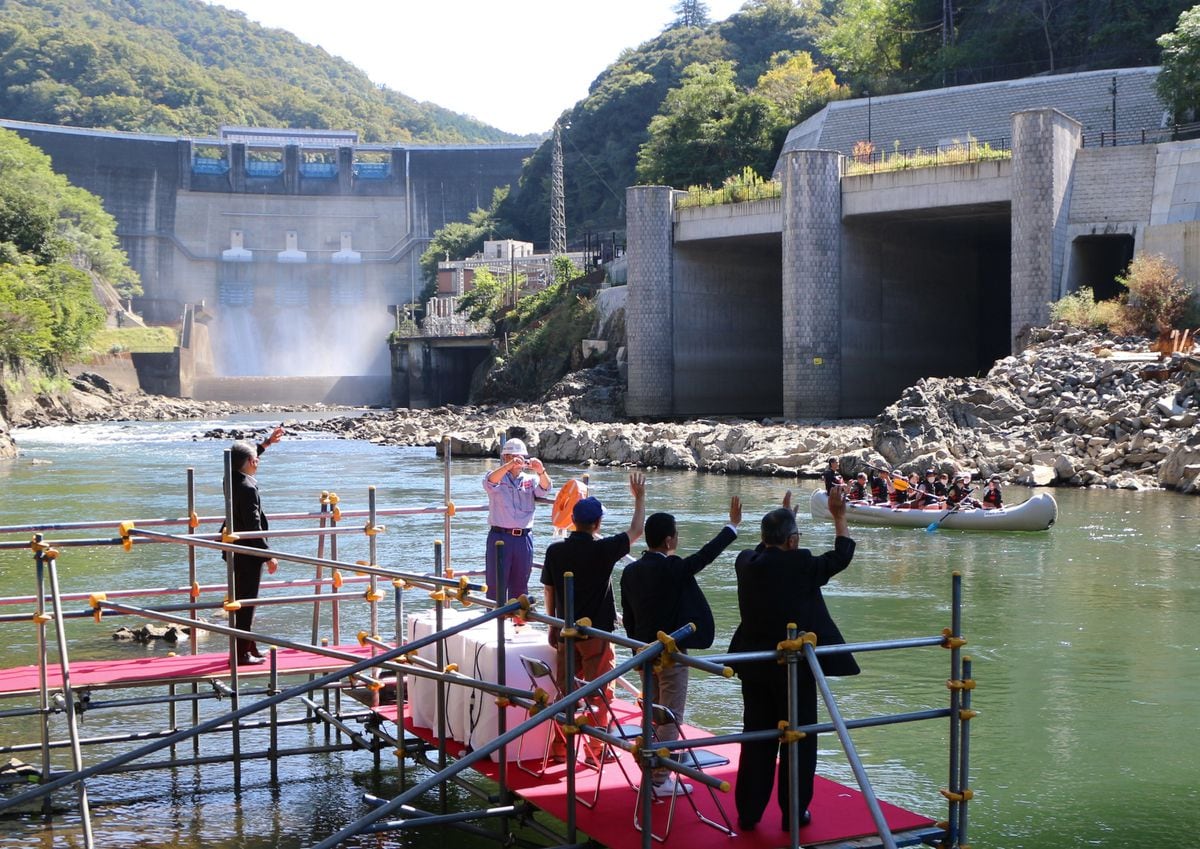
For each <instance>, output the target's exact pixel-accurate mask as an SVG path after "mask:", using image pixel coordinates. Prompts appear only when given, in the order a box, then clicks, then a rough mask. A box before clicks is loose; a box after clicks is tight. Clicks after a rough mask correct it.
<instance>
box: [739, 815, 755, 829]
mask: <svg viewBox="0 0 1200 849" xmlns="http://www.w3.org/2000/svg"><path fill="white" fill-rule="evenodd" d="M737 822H738V831H754V829H755V827H756V826H757V825H758V821H757V820H756V821H754V822H751V821H750V820H744V819H742V818H741V817H738V821H737Z"/></svg>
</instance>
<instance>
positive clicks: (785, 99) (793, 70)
mask: <svg viewBox="0 0 1200 849" xmlns="http://www.w3.org/2000/svg"><path fill="white" fill-rule="evenodd" d="M772 59H773V64H774V65H775V66H774V67H773V68H771V69H770V70H769V71H767V72H766V73H765V74H763V75H762V76H761V77H759V78H758V83H757V84H756V85H755V87H754V91H755V93H756V94H759V95H761V96H762V97H763V98H765V99H766V100H767V102H769V103H770V104H771V105H772V106H773V107H775V110H776V112H777V113H778V117H779V120H780V122H781V123H783V124H785V125H787V128H788V129H790V128H791V127H792V126H795V125H796V124H799V123H800V122H801V121H803V120H804V119H805V118H807V117H808V116H809V115H812V114H813V113H814V112H816V111H817V110H819V109H820V108H821V107H822V106H824V105H825V104H826V103H828V102H829V101H831V100H838V99H840V98H844V97H847V96H849V93H850V92H849V89H847V88H846V87H845V86H840V85H838V82H837V78H835V77H834V75H833V72H832V71H830V70H829V69H827V68H826V69H822V70H819V71H818V70H817V67H816V65H815V64H813V60H812V56H810V55H809V54H808V53H797V54H795V55H794V56H790V57H785V56H783V55H782V54H776V56H774V57H772ZM781 59H782V60H783V61H779V60H781Z"/></svg>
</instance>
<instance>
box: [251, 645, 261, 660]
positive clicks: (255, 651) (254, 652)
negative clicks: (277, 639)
mask: <svg viewBox="0 0 1200 849" xmlns="http://www.w3.org/2000/svg"><path fill="white" fill-rule="evenodd" d="M248 654H249V655H250V656H251V657H262V656H263V653H262V652H260V651H259V650H258V643H251V644H250V651H249V652H248Z"/></svg>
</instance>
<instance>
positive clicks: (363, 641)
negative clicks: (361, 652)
mask: <svg viewBox="0 0 1200 849" xmlns="http://www.w3.org/2000/svg"><path fill="white" fill-rule="evenodd" d="M357 636H358V644H359V645H360V646H362V647H363V648H366V647H367V640H368V639H369V638H370V636H371V635H370V634H368V633H367V632H366V631H359V632H358V634H357ZM375 639H377V640H378V639H379V637H376V638H375Z"/></svg>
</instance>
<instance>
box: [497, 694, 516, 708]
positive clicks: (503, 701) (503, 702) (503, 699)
mask: <svg viewBox="0 0 1200 849" xmlns="http://www.w3.org/2000/svg"><path fill="white" fill-rule="evenodd" d="M510 705H512V702H510V701H509V700H508V696H496V707H502V708H506V707H509V706H510Z"/></svg>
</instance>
